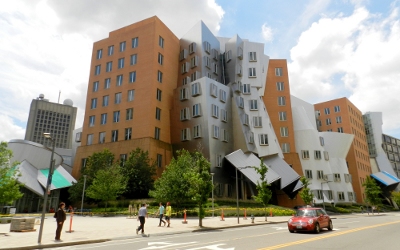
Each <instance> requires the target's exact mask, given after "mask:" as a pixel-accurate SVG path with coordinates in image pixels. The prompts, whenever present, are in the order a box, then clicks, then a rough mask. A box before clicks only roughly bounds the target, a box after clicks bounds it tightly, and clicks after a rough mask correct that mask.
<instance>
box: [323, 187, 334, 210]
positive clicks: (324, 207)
mask: <svg viewBox="0 0 400 250" xmlns="http://www.w3.org/2000/svg"><path fill="white" fill-rule="evenodd" d="M329 182H333V181H323V182H321V193H322V206H323V207H324V210H325V199H324V190H323V189H322V184H324V183H329Z"/></svg>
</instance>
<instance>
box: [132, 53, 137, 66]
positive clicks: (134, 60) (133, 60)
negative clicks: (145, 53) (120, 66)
mask: <svg viewBox="0 0 400 250" xmlns="http://www.w3.org/2000/svg"><path fill="white" fill-rule="evenodd" d="M135 64H137V54H133V55H131V65H135Z"/></svg>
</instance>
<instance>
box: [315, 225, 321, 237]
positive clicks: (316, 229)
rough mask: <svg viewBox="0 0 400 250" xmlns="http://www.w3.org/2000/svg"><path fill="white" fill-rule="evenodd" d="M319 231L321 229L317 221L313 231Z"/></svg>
mask: <svg viewBox="0 0 400 250" xmlns="http://www.w3.org/2000/svg"><path fill="white" fill-rule="evenodd" d="M320 231H321V227H320V226H319V224H318V223H315V228H314V232H315V233H316V234H318V233H319V232H320Z"/></svg>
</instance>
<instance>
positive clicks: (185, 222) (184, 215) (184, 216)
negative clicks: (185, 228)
mask: <svg viewBox="0 0 400 250" xmlns="http://www.w3.org/2000/svg"><path fill="white" fill-rule="evenodd" d="M182 223H183V224H187V221H186V209H185V210H183V221H182Z"/></svg>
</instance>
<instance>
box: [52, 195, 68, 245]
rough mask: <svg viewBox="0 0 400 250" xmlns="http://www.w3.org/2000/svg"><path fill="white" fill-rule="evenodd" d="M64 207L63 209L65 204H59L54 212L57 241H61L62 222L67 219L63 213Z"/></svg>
mask: <svg viewBox="0 0 400 250" xmlns="http://www.w3.org/2000/svg"><path fill="white" fill-rule="evenodd" d="M64 207H65V203H64V202H61V203H60V205H58V210H57V212H56V214H55V215H54V217H55V218H56V221H57V230H56V238H55V240H57V241H59V240H61V239H60V237H61V231H62V228H63V225H64V221H65V220H66V219H67V215H66V214H65V212H64Z"/></svg>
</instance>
